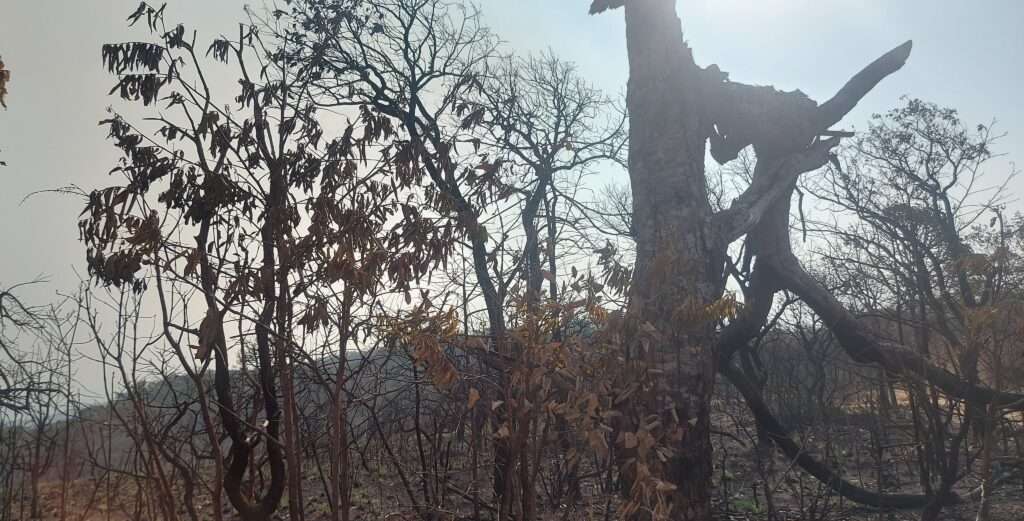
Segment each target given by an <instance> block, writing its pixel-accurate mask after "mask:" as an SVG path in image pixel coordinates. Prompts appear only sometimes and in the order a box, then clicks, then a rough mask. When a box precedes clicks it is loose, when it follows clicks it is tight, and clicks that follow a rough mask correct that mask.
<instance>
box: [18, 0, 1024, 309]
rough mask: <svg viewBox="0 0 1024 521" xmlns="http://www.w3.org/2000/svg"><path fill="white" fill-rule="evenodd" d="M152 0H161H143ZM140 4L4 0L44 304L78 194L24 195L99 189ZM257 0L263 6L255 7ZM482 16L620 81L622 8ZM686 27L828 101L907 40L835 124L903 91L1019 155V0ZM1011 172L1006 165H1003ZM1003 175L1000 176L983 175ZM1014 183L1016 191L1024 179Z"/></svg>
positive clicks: (27, 273) (702, 14)
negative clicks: (108, 68) (131, 21)
mask: <svg viewBox="0 0 1024 521" xmlns="http://www.w3.org/2000/svg"><path fill="white" fill-rule="evenodd" d="M154 3H158V2H154ZM168 4H169V5H168V8H167V18H168V21H175V20H181V21H184V22H185V23H186V24H188V25H190V26H192V27H195V28H197V29H198V30H199V31H200V37H201V38H202V37H203V36H204V35H205V36H206V40H207V41H208V39H209V38H210V37H213V36H215V35H217V34H222V33H223V34H233V33H234V32H235V31H236V30H237V25H236V22H237V21H238V20H241V19H242V18H243V13H242V5H243V2H237V1H234V0H172V1H169V2H168ZM136 5H137V0H64V1H57V0H4V1H3V2H2V7H0V56H2V57H3V59H4V61H5V62H6V64H7V67H8V68H9V69H10V70H11V71H12V81H11V83H10V85H9V91H10V93H9V94H8V99H7V102H8V105H9V107H10V108H9V109H8V110H6V111H2V110H0V159H2V160H5V161H6V162H7V163H8V166H7V167H6V168H0V251H2V253H0V286H8V285H10V284H12V283H14V282H16V281H23V280H26V279H30V278H33V277H36V276H40V275H43V276H47V277H48V278H49V279H50V280H51V283H50V284H48V285H47V286H46V287H45V288H41V289H40V290H39V291H38V292H37V294H36V295H34V299H35V300H37V301H41V300H42V299H45V298H48V296H50V295H53V293H54V292H55V291H57V290H60V289H67V288H69V287H71V286H73V285H74V283H75V281H76V280H77V279H76V275H75V274H74V272H73V271H72V268H73V267H78V268H79V271H80V272H82V271H84V270H83V269H81V267H82V265H83V257H84V256H83V249H82V247H81V245H80V244H79V243H78V242H77V238H78V235H77V229H76V221H77V216H78V213H79V211H80V209H81V203H80V201H78V200H74V199H72V198H69V197H66V196H57V195H40V196H35V197H33V198H31V199H29V200H27V201H25V202H24V203H22V199H23V198H24V197H25V196H26V195H27V194H29V193H30V192H33V191H37V190H45V189H51V188H56V187H60V186H64V185H68V184H72V183H74V184H77V185H79V186H81V187H83V188H86V189H90V188H95V187H99V186H103V185H106V184H107V183H109V182H110V181H111V180H108V179H107V176H106V172H107V171H108V170H109V169H110V168H111V166H112V165H113V163H114V160H115V159H116V157H117V156H116V154H115V152H114V149H113V147H112V146H111V145H110V144H109V143H108V142H107V141H106V140H105V139H104V133H103V129H102V128H100V127H98V126H97V121H98V120H100V119H102V118H104V117H105V115H106V114H105V109H106V107H107V106H109V105H111V104H115V105H116V103H117V102H116V100H115V99H114V98H113V97H109V96H107V91H108V90H109V89H110V87H111V86H112V84H113V82H112V80H111V78H110V76H108V75H107V74H106V72H105V71H104V70H103V69H102V67H101V63H100V46H101V45H102V44H103V43H105V42H111V41H120V40H124V39H129V38H137V37H141V36H142V33H141V30H140V28H136V29H134V30H129V29H127V28H126V27H125V24H124V19H125V17H126V16H127V15H128V14H129V13H130V12H131V11H132V10H133V9H134V7H135V6H136ZM253 5H254V6H260V5H262V4H260V3H259V2H253ZM479 5H480V6H481V8H482V10H483V12H484V15H485V17H486V20H487V22H488V23H489V24H490V25H491V26H492V27H493V28H494V30H495V31H496V32H497V33H498V34H499V35H501V36H502V37H503V38H504V39H505V40H507V41H508V42H509V44H510V46H511V47H513V48H516V49H521V50H523V51H529V50H534V51H536V50H543V49H545V48H548V47H550V48H551V49H553V50H554V51H555V52H556V53H558V54H559V55H561V56H562V57H564V58H566V59H568V60H572V61H575V62H576V63H577V64H578V65H579V69H580V71H581V72H582V73H583V74H584V75H585V76H587V77H588V78H590V79H592V81H594V82H595V83H596V84H597V85H598V86H600V87H603V88H605V89H607V90H609V91H612V92H619V91H623V90H624V88H625V82H626V71H627V63H626V57H625V41H624V34H623V23H622V12H621V11H615V12H610V13H605V14H603V15H600V16H596V17H591V16H587V14H586V11H587V7H588V5H589V0H501V1H499V0H483V1H482V2H479ZM679 11H680V15H681V17H682V19H683V24H684V30H685V33H686V38H687V40H688V41H689V43H690V45H691V46H692V47H693V48H694V49H695V53H696V56H697V60H698V62H699V63H701V64H709V63H717V64H719V65H720V67H721V68H722V69H723V70H725V71H728V72H730V74H731V77H732V78H733V79H734V80H738V81H744V82H748V83H758V84H774V85H776V86H778V87H780V88H783V89H787V90H788V89H794V88H800V89H801V90H803V91H804V92H806V93H807V94H809V95H810V96H811V97H813V98H815V99H819V100H821V99H824V98H826V97H828V96H830V95H831V94H832V93H833V92H834V91H835V89H836V88H838V87H839V86H841V85H842V84H843V82H845V81H846V79H847V78H848V77H849V76H850V75H851V74H852V73H854V72H856V71H857V70H859V69H860V68H861V67H862V66H864V65H866V64H867V63H868V62H870V61H871V60H873V59H874V58H875V57H877V56H879V55H880V54H881V53H883V52H885V51H886V50H888V49H890V48H892V47H894V46H895V45H897V44H899V43H901V42H903V41H904V40H907V39H913V40H914V52H913V54H912V56H911V57H910V61H909V63H908V64H907V66H906V67H905V68H904V69H903V70H902V71H900V72H898V73H897V74H895V75H893V76H892V77H890V78H889V79H887V80H886V81H885V82H883V84H882V85H881V86H880V87H879V88H877V89H876V90H875V91H874V92H872V93H871V94H870V95H869V96H868V97H867V100H866V101H865V103H863V104H862V105H861V106H860V107H858V108H857V109H856V110H855V111H854V112H853V113H852V114H851V115H850V116H849V117H848V118H847V120H846V121H844V122H843V125H842V126H844V127H847V128H850V127H856V128H863V127H864V126H865V122H866V120H867V117H868V116H869V115H870V114H871V113H873V112H880V111H884V110H887V109H889V108H891V107H893V106H895V105H896V103H897V102H898V99H899V97H900V96H901V95H903V94H909V95H912V96H916V97H921V98H924V99H926V100H930V101H935V102H937V103H940V104H943V105H947V106H952V107H955V108H958V109H960V110H961V113H962V116H963V118H964V119H965V120H966V121H967V122H968V123H977V122H984V123H988V122H990V121H991V120H992V119H993V118H996V119H998V122H999V123H998V129H1000V130H1002V131H1005V132H1007V133H1009V135H1008V136H1007V137H1006V138H1004V139H1003V141H1002V142H1001V143H1000V144H999V146H997V151H1000V152H1003V153H1005V154H1006V155H1007V156H1006V157H1007V160H1012V159H1014V158H1022V157H1024V104H1022V103H1021V102H1020V99H1019V93H1020V92H1021V84H1022V80H1024V73H1022V71H1021V67H1020V63H1021V56H1024V36H1022V34H1024V33H1022V32H1021V25H1022V22H1024V2H1020V1H1018V0H982V1H977V2H965V1H953V0H931V1H926V0H898V1H893V0H860V1H854V0H692V1H686V0H683V1H680V2H679ZM999 167H1000V168H1008V164H1007V163H1006V162H1002V163H1000V165H999ZM992 173H993V174H997V175H999V174H1002V173H1004V171H994V172H992ZM1011 188H1015V189H1016V190H1017V191H1021V190H1022V189H1024V182H1020V181H1019V180H1018V182H1015V183H1013V185H1012V186H1011Z"/></svg>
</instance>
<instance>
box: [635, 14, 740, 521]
mask: <svg viewBox="0 0 1024 521" xmlns="http://www.w3.org/2000/svg"><path fill="white" fill-rule="evenodd" d="M625 15H626V38H627V45H628V53H629V65H630V67H629V70H630V79H629V86H628V93H627V104H628V107H629V112H630V136H629V140H630V153H629V174H630V183H631V186H632V191H633V201H634V205H633V224H634V230H635V234H636V246H637V250H636V251H637V256H636V267H635V272H634V278H633V285H632V290H631V291H632V293H631V300H630V305H629V309H628V311H627V317H628V318H629V323H630V324H632V327H635V328H639V327H640V324H641V323H643V324H644V327H648V332H649V334H645V335H644V336H645V340H646V341H644V342H637V341H634V342H632V345H630V346H629V350H628V353H627V357H637V358H642V359H646V360H647V361H648V362H649V363H650V364H652V365H655V366H658V367H659V368H661V369H662V370H663V371H664V372H663V373H661V374H660V375H657V376H652V379H653V380H655V381H652V382H649V385H650V391H651V393H652V400H651V402H650V403H649V404H648V406H649V407H651V408H653V409H654V411H650V410H648V412H656V413H657V414H658V415H659V416H661V417H662V424H663V426H664V427H665V428H666V429H671V428H672V425H673V424H674V423H675V422H679V423H678V426H680V427H681V428H682V429H683V431H684V432H683V435H682V439H681V440H678V441H677V442H676V446H675V447H673V449H674V455H673V457H672V459H671V460H670V461H669V462H668V464H667V469H666V474H667V475H666V476H665V477H666V478H667V479H668V480H669V481H670V482H671V483H673V484H674V485H675V486H676V487H677V488H676V489H675V491H674V492H672V495H671V498H670V502H671V514H670V517H671V518H672V519H679V520H704V519H709V518H710V515H711V514H710V508H711V503H710V487H709V486H708V485H709V483H710V479H711V471H712V459H711V457H710V454H711V439H710V419H709V406H710V397H711V391H712V388H713V385H714V375H715V360H716V358H715V355H714V352H713V349H712V343H711V339H712V336H711V335H712V333H713V330H712V329H711V328H710V326H709V325H708V324H699V325H695V326H694V327H690V328H680V327H679V321H678V313H679V312H680V311H682V310H684V309H686V308H687V306H688V305H691V306H701V308H703V306H706V305H708V304H710V303H712V302H714V301H715V300H717V299H718V298H719V297H720V296H721V294H722V261H723V257H722V251H721V249H720V248H719V247H717V245H716V243H715V240H714V236H713V230H712V227H711V215H712V209H711V206H710V204H709V203H708V199H707V193H706V184H705V183H706V181H705V177H704V148H705V141H706V139H707V135H708V128H709V127H710V122H709V121H708V120H707V119H706V118H705V117H704V115H703V114H701V111H700V109H699V107H700V100H701V95H700V94H701V91H702V90H703V87H702V85H701V84H702V75H701V70H700V69H699V68H698V67H697V65H696V64H695V63H694V61H693V57H692V54H691V52H690V50H689V49H688V48H687V47H686V46H685V44H684V43H683V34H682V27H681V24H680V21H679V19H678V18H677V17H676V14H675V5H674V1H672V0H647V1H638V2H630V3H628V4H626V13H625ZM648 325H649V326H648ZM637 330H638V329H637ZM631 336H633V340H639V335H636V334H634V335H631Z"/></svg>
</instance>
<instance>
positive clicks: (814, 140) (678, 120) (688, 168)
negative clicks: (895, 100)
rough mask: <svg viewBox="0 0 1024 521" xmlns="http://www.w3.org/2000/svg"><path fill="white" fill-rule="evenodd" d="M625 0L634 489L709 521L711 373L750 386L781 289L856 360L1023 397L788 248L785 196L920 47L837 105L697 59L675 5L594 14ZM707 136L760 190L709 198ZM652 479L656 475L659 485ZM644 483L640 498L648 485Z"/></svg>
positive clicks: (627, 463) (1001, 396) (598, 0)
mask: <svg viewBox="0 0 1024 521" xmlns="http://www.w3.org/2000/svg"><path fill="white" fill-rule="evenodd" d="M620 7H622V8H624V11H625V20H626V43H627V47H628V58H629V84H628V90H627V108H628V111H629V117H630V135H629V176H630V184H631V189H632V197H633V216H632V223H633V225H632V226H633V234H634V236H635V240H636V265H635V268H634V272H633V280H632V285H631V289H630V300H629V305H628V308H627V312H626V315H625V320H623V321H622V326H621V327H622V328H623V333H624V334H623V335H622V336H621V337H622V338H625V339H628V340H626V341H625V343H624V345H623V346H622V349H623V356H624V357H625V359H626V361H627V364H628V365H629V366H631V367H635V368H637V369H636V370H637V371H639V372H640V373H642V374H641V376H642V377H644V378H645V379H644V381H645V382H647V383H646V384H645V385H644V387H643V389H642V390H641V392H635V393H632V394H631V395H630V397H629V398H628V399H626V400H621V403H622V406H621V411H620V412H621V413H622V414H621V415H619V416H618V418H619V420H618V421H619V422H620V423H621V425H619V426H617V429H618V430H619V431H620V432H628V433H635V434H636V435H637V436H638V435H640V434H643V435H644V437H653V438H654V439H655V440H657V444H658V446H659V448H660V449H661V450H660V451H658V452H657V454H658V455H659V456H661V457H660V458H650V457H648V458H643V457H641V455H640V454H639V451H637V450H633V451H632V453H631V452H630V451H629V450H627V451H624V453H623V470H624V475H625V476H626V478H627V482H628V483H630V484H631V492H632V493H633V494H634V497H636V496H637V494H638V489H639V488H642V487H643V486H646V485H645V484H648V485H650V486H652V487H655V488H656V489H657V491H659V492H660V493H661V495H662V496H664V500H663V501H660V502H659V503H658V506H657V508H656V509H655V511H654V512H653V514H654V516H655V517H668V518H671V519H682V520H698V519H699V520H704V519H710V516H711V514H710V493H709V491H710V483H711V470H712V459H711V456H710V453H711V441H710V428H711V425H710V417H709V405H710V399H711V393H712V388H713V384H714V381H715V374H716V372H717V371H719V370H720V371H722V372H723V373H724V374H725V375H726V376H728V377H730V379H731V380H733V381H734V383H737V384H738V386H739V387H740V388H741V389H742V388H743V387H744V384H745V383H746V382H744V381H743V380H742V376H741V375H740V374H738V373H737V372H736V371H734V370H733V369H732V365H731V363H730V357H731V355H732V354H733V353H735V352H736V351H737V349H739V348H741V347H742V346H744V345H745V344H746V343H747V342H748V341H749V340H750V339H751V338H752V337H753V336H755V335H756V334H757V333H758V332H759V331H760V330H761V328H762V327H763V326H764V324H765V321H766V317H767V316H768V314H769V312H770V309H771V305H772V300H773V296H774V295H775V293H776V292H778V291H781V290H787V291H790V292H792V293H793V294H795V295H796V296H798V297H799V298H800V299H801V300H802V301H803V302H804V303H806V304H807V305H808V306H809V307H810V308H811V309H812V310H813V311H814V312H815V313H816V314H817V315H818V316H820V317H821V318H822V319H823V321H824V322H825V323H827V324H828V325H829V326H830V329H831V332H832V334H833V335H835V337H836V339H837V340H838V342H839V343H840V345H841V346H842V347H843V349H844V350H845V351H846V353H847V354H848V355H849V356H850V357H851V358H852V359H854V360H855V361H857V362H861V363H874V364H879V365H881V366H882V367H884V368H885V369H886V370H887V371H889V372H890V373H891V374H900V375H908V376H912V377H916V378H923V379H925V380H927V381H928V382H929V383H931V384H932V385H935V386H937V387H938V388H940V389H941V390H942V391H943V392H944V393H946V394H948V395H950V396H953V397H958V398H962V399H966V400H968V401H973V402H976V403H979V404H985V403H992V402H996V403H1012V402H1016V401H1018V400H1019V398H1020V397H1019V396H1016V395H1009V394H1005V393H998V392H995V391H993V390H992V389H988V388H984V387H981V386H978V385H976V384H971V383H969V382H966V381H963V380H961V379H960V378H958V377H957V376H956V375H954V374H953V373H951V372H949V371H947V370H945V369H944V368H943V367H941V366H939V365H936V364H933V363H931V362H930V361H929V360H926V359H924V358H923V357H922V356H920V355H919V354H918V353H917V352H916V351H915V350H912V349H908V348H907V347H906V346H902V345H898V344H893V343H886V342H882V341H879V340H877V339H875V338H874V337H873V336H872V335H871V334H870V333H869V330H868V326H867V325H866V324H861V323H860V322H859V321H858V320H857V319H856V318H855V317H854V315H852V314H851V313H850V312H849V311H848V310H847V309H845V308H844V307H843V305H842V304H841V303H840V302H839V300H837V299H836V298H835V297H834V296H833V295H832V294H831V293H829V291H827V290H826V289H825V288H824V287H823V286H822V285H820V284H819V283H818V282H817V281H816V280H815V279H814V278H813V277H812V276H811V275H810V274H808V272H807V271H806V270H805V269H804V267H803V266H802V265H801V263H800V261H799V260H798V259H797V257H796V256H795V255H794V253H793V251H792V249H791V246H790V236H789V229H790V223H789V219H790V200H791V196H792V195H793V191H794V189H795V186H796V180H797V178H798V177H799V176H800V175H801V174H803V173H806V172H810V171H813V170H816V169H818V168H820V167H821V166H823V165H825V164H826V163H827V162H828V161H829V159H830V156H831V151H832V149H833V148H834V147H836V146H837V145H838V143H839V140H840V138H842V137H846V136H849V134H847V133H843V132H836V131H832V130H830V127H831V126H833V125H835V124H837V123H838V122H839V121H840V120H841V119H842V118H843V117H844V116H845V115H846V114H847V113H848V112H850V110H852V109H853V107H854V106H855V105H856V104H857V103H858V102H859V101H860V99H861V98H863V97H864V96H865V95H866V94H867V93H868V92H869V91H870V90H871V89H872V88H874V86H875V85H877V84H878V82H880V81H881V80H882V79H884V78H885V77H887V76H888V75H890V74H892V73H894V72H896V71H897V70H898V69H900V68H901V67H902V66H903V64H904V63H905V61H906V59H907V58H908V56H909V54H910V50H911V43H910V42H907V43H904V44H902V45H900V46H898V47H896V48H895V49H893V50H891V51H889V52H888V53H886V54H884V55H882V56H881V57H880V58H878V59H877V60H875V61H874V62H872V63H871V64H869V65H868V66H867V67H865V68H864V69H863V70H861V71H860V72H858V73H857V74H856V75H854V76H853V77H852V78H851V79H850V80H849V81H848V82H847V83H846V85H845V86H843V87H842V88H841V89H840V90H839V91H838V92H837V93H836V95H835V96H834V97H833V98H832V99H830V100H828V101H827V102H825V103H822V104H818V103H817V102H816V101H814V100H812V99H810V98H808V97H807V96H805V95H804V94H803V93H801V92H799V91H794V92H780V91H778V90H776V89H774V88H771V87H761V86H752V85H745V84H742V83H737V82H733V81H730V80H729V79H728V75H727V74H726V73H724V72H722V71H721V70H720V69H719V68H718V67H717V66H716V65H711V66H708V67H700V66H698V65H697V64H696V62H695V61H694V58H693V54H692V51H691V49H690V48H689V47H688V46H687V45H686V43H684V41H683V33H682V27H681V22H680V20H679V18H678V16H677V14H676V2H675V0H595V1H594V2H593V3H592V4H591V9H590V10H591V13H601V12H603V11H606V10H609V9H615V8H620ZM709 144H710V147H709V148H710V153H711V156H712V158H713V159H715V160H716V161H718V162H719V163H723V164H724V163H727V162H729V161H731V160H733V159H735V158H736V157H737V155H738V153H739V152H740V151H741V150H743V149H744V148H747V147H748V146H752V148H753V150H754V152H755V153H756V156H757V164H756V166H755V169H754V172H753V176H752V178H751V182H750V184H749V186H748V187H747V188H746V189H745V190H744V191H743V192H742V193H741V194H740V195H739V196H737V197H736V198H735V199H734V200H733V201H732V203H731V204H730V205H729V206H728V207H727V208H725V209H723V210H721V211H714V209H713V206H712V204H711V203H710V202H709V200H708V186H707V180H706V177H705V150H706V149H707V148H708V145H709ZM738 241H742V242H743V244H744V251H745V259H744V262H743V263H742V265H743V266H744V267H746V268H747V270H748V272H749V273H748V275H747V276H746V277H744V280H745V284H744V286H743V293H744V306H743V307H742V309H741V310H740V311H739V312H738V313H735V314H734V315H733V316H732V317H728V316H727V315H729V314H730V313H729V312H730V311H732V306H725V305H723V302H724V301H725V300H727V296H726V279H727V272H726V270H725V265H726V263H725V259H726V257H727V253H728V249H729V247H730V245H732V244H734V243H737V242H738ZM751 397H753V398H756V396H754V395H751ZM757 412H760V413H761V414H758V415H757V416H758V419H759V420H760V421H761V422H762V423H766V424H771V423H772V420H773V418H772V417H771V415H770V412H769V411H766V410H761V411H757V410H755V413H757ZM775 423H776V425H775V426H777V422H775ZM769 426H771V425H769ZM767 430H768V431H769V434H770V435H771V437H772V438H773V440H774V441H775V442H776V444H777V445H779V446H780V447H781V448H784V449H791V448H793V442H792V440H789V439H788V438H787V437H786V436H785V433H784V431H782V430H781V429H772V428H769V429H767ZM634 438H635V436H634V437H632V438H631V437H628V436H624V437H622V439H623V440H631V439H634ZM630 445H632V443H630ZM800 463H801V465H802V466H803V467H804V468H805V469H807V470H811V471H812V474H814V475H815V476H816V477H818V478H819V479H822V480H824V481H826V483H828V484H829V485H831V486H832V487H833V488H835V489H836V490H837V491H839V492H840V493H843V494H844V495H851V496H854V498H855V499H857V500H859V501H864V502H869V503H875V504H882V505H890V506H901V505H905V504H909V503H911V502H914V503H916V504H917V505H921V504H922V503H923V502H927V501H926V500H927V498H924V499H922V498H917V497H904V496H898V497H879V496H875V495H867V494H863V493H864V492H866V491H863V490H859V489H856V488H855V487H853V486H852V485H851V484H849V483H847V482H845V481H843V480H842V479H841V478H839V477H838V476H837V475H835V474H834V473H832V472H831V471H830V470H829V469H828V468H827V467H825V466H823V465H820V464H818V463H817V462H815V461H813V460H811V459H810V458H808V457H806V455H805V457H804V458H803V461H802V462H800ZM652 475H653V476H658V479H655V480H651V479H648V478H649V477H650V476H652ZM639 492H640V493H641V494H640V495H641V497H642V496H643V492H644V491H643V490H639ZM949 500H950V501H952V500H953V498H950V499H949ZM639 511H640V510H639V509H638V510H637V512H639Z"/></svg>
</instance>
